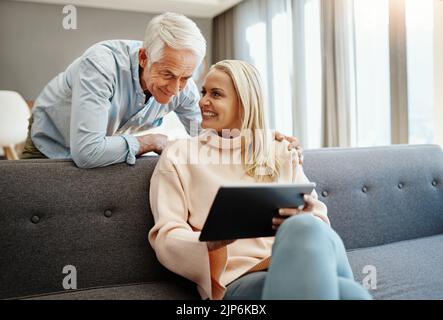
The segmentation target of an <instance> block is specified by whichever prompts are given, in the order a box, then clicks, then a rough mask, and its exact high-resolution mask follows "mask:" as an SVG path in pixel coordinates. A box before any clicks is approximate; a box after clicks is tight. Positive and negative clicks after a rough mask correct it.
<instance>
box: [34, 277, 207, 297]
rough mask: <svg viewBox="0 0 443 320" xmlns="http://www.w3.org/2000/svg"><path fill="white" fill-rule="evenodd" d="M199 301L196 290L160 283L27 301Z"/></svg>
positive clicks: (63, 294)
mask: <svg viewBox="0 0 443 320" xmlns="http://www.w3.org/2000/svg"><path fill="white" fill-rule="evenodd" d="M168 299H174V300H194V299H196V300H199V299H200V296H199V295H198V293H197V290H195V288H190V287H189V286H181V285H178V284H177V283H176V282H171V281H160V282H153V283H142V284H133V285H122V286H115V287H105V288H94V289H86V290H75V291H65V292H61V293H54V294H46V295H41V296H35V297H28V298H25V300H168Z"/></svg>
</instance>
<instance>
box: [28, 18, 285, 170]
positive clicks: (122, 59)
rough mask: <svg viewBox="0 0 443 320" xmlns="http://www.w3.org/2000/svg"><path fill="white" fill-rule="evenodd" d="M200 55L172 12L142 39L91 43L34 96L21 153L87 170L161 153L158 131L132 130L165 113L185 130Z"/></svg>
mask: <svg viewBox="0 0 443 320" xmlns="http://www.w3.org/2000/svg"><path fill="white" fill-rule="evenodd" d="M205 53H206V41H205V39H204V37H203V35H202V34H201V31H200V29H199V28H198V27H197V25H196V24H195V23H194V22H193V21H192V20H190V19H188V18H186V17H185V16H183V15H179V14H175V13H165V14H162V15H159V16H156V17H155V18H154V19H152V20H151V21H150V22H149V24H148V26H147V28H146V33H145V39H144V42H143V43H142V42H141V41H130V40H110V41H103V42H100V43H97V44H95V45H93V46H92V47H90V48H89V49H87V50H86V52H85V53H84V54H83V55H82V56H81V57H79V58H78V59H76V60H75V61H74V62H73V63H72V64H71V65H70V66H68V68H67V69H66V70H65V71H64V72H62V73H60V74H59V75H58V76H56V77H55V78H54V79H52V80H51V81H50V82H49V83H48V84H47V85H46V87H45V88H44V89H43V91H42V92H41V93H40V95H39V96H38V98H37V99H36V101H35V103H34V108H33V112H32V117H31V118H30V121H29V127H28V131H29V132H28V139H27V141H26V144H25V147H24V150H23V154H22V156H21V158H22V159H31V158H53V159H57V158H72V159H73V160H74V162H75V163H76V165H77V166H78V167H80V168H94V167H102V166H107V165H110V164H114V163H120V162H126V163H128V164H134V163H135V159H136V156H137V155H141V154H143V153H146V152H150V151H154V152H156V153H161V151H162V149H163V147H164V145H165V144H166V142H167V137H166V136H164V135H160V134H146V135H143V136H137V137H136V136H134V135H133V134H134V133H136V132H138V131H143V130H147V129H150V128H153V127H156V126H159V125H160V124H161V122H162V118H163V117H164V116H165V115H166V114H167V113H169V112H171V111H174V112H175V113H176V114H177V115H178V118H179V119H180V121H181V122H182V123H183V125H184V126H185V128H186V130H187V131H188V133H190V128H191V122H192V121H194V122H197V123H200V122H201V115H200V110H199V107H198V100H199V98H200V94H199V90H198V89H197V86H196V84H195V83H194V81H193V80H192V74H193V72H194V70H195V69H196V68H197V66H198V65H199V64H200V63H201V61H202V59H203V58H204V56H205ZM280 138H281V137H280ZM288 139H291V138H288Z"/></svg>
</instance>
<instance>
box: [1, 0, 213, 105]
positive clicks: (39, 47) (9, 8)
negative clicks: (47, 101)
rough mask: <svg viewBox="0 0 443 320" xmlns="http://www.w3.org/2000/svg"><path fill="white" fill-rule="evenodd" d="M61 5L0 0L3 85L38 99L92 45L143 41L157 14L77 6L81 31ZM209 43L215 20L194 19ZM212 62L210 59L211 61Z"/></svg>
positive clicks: (78, 24)
mask: <svg viewBox="0 0 443 320" xmlns="http://www.w3.org/2000/svg"><path fill="white" fill-rule="evenodd" d="M62 8H63V6H62V5H52V4H37V3H27V2H15V1H4V0H1V1H0V48H1V49H0V90H13V91H17V92H19V93H20V94H21V95H22V96H23V97H24V98H25V99H26V100H34V99H35V98H36V97H37V95H38V94H39V93H40V91H41V89H42V88H43V87H44V86H45V85H46V83H47V82H48V81H49V80H50V79H52V78H53V77H54V76H55V75H56V74H58V73H59V72H61V71H63V70H64V69H65V68H66V67H67V66H68V65H69V64H70V63H71V62H72V61H73V60H74V59H75V58H76V57H78V56H79V55H81V54H82V53H83V52H84V50H85V49H87V48H88V47H89V46H91V45H92V44H94V43H96V42H99V41H102V40H107V39H136V40H142V39H143V36H144V31H145V27H146V24H147V23H148V21H149V20H150V19H151V18H152V17H153V16H154V14H146V13H137V12H128V11H116V10H106V9H94V8H84V7H77V27H78V29H77V30H65V29H64V28H63V25H62V21H63V18H64V17H65V16H66V14H63V12H62ZM193 20H194V21H195V22H196V23H197V25H198V26H199V27H200V29H201V30H202V32H203V35H204V36H205V38H206V40H207V42H208V57H211V52H210V50H211V33H212V19H193ZM209 62H210V61H209Z"/></svg>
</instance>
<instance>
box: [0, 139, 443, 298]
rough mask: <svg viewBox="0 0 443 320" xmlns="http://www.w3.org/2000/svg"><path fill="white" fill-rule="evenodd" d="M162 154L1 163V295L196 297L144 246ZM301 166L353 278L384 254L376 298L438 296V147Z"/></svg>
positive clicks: (325, 153)
mask: <svg viewBox="0 0 443 320" xmlns="http://www.w3.org/2000/svg"><path fill="white" fill-rule="evenodd" d="M156 162H157V157H143V158H140V159H138V160H137V163H136V165H134V166H128V165H126V164H118V165H114V166H110V167H105V168H98V169H91V170H84V169H78V168H77V167H75V165H74V164H73V163H72V162H70V161H65V160H19V161H0V177H1V178H0V283H1V285H0V298H14V297H27V296H31V295H32V296H34V295H44V296H40V297H38V298H44V297H46V298H54V299H59V298H61V299H64V298H68V299H77V298H80V299H86V298H94V297H96V298H111V299H112V298H118V297H119V298H123V299H125V297H128V298H129V297H134V298H136V297H140V298H142V297H143V298H146V299H150V298H153V299H166V298H171V297H172V298H180V297H183V298H189V297H195V298H198V294H197V292H196V290H195V287H194V285H193V284H192V283H190V282H189V281H187V280H184V279H181V278H179V277H178V276H176V275H174V274H172V273H171V272H169V271H168V270H166V269H165V268H163V267H162V266H161V265H160V263H159V262H158V261H157V259H156V257H155V253H154V251H153V250H152V248H150V247H149V243H148V238H147V235H148V231H149V229H150V228H151V227H152V225H153V219H152V215H151V212H150V207H149V198H148V196H149V193H148V190H149V179H150V177H151V175H152V171H153V169H154V166H155V164H156ZM304 167H305V172H306V174H307V176H308V177H309V178H310V179H311V180H312V181H315V182H316V183H317V192H318V194H319V198H320V199H321V200H322V201H324V202H325V203H326V204H327V206H328V209H329V216H330V219H331V223H332V225H333V227H334V229H335V230H337V232H338V233H339V234H340V236H341V237H342V238H343V240H344V242H345V245H346V247H347V248H348V249H358V250H353V251H351V252H350V253H349V256H350V259H351V264H352V265H353V268H354V272H355V273H356V277H357V278H358V275H359V274H360V273H361V268H362V266H363V265H366V264H372V263H371V261H374V260H373V259H375V258H377V259H378V260H376V261H375V262H374V263H376V267H377V270H379V271H378V273H379V277H380V282H379V287H380V288H381V289H380V291H378V292H379V293H376V294H375V296H376V297H380V298H386V299H389V298H397V297H418V298H433V297H436V298H440V297H441V292H442V291H443V287H442V285H441V282H438V281H434V282H433V280H432V279H433V274H432V273H431V272H430V270H431V267H432V266H435V267H436V268H439V269H442V270H443V268H441V265H442V262H443V259H442V258H443V257H441V255H439V254H435V252H436V251H438V250H439V248H441V241H442V240H441V239H442V238H439V237H438V236H436V237H432V236H435V235H439V234H442V233H443V232H442V231H443V154H442V151H441V149H440V148H439V147H438V146H430V145H426V146H392V147H379V148H360V149H320V150H310V151H306V152H305V166H304ZM433 182H434V184H433ZM399 183H401V184H402V185H401V188H399ZM363 187H366V189H365V190H364V191H362V189H363ZM325 192H327V193H325ZM413 239H416V240H413ZM405 240H409V241H405ZM401 241H403V242H401ZM397 246H398V247H397ZM404 246H406V247H404ZM439 246H440V247H439ZM365 248H366V249H365ZM399 248H401V250H400V249H399ZM406 248H408V249H406ZM425 248H429V250H424V249H425ZM399 250H400V251H399ZM402 250H403V251H402ZM440 252H441V250H440ZM394 253H398V254H396V255H394ZM415 257H416V258H417V259H414V258H415ZM371 259H372V260H371ZM368 261H369V262H368ZM389 261H391V263H390V264H389V265H388V266H385V264H384V263H385V262H386V263H388V262H389ZM406 262H408V263H407V264H406ZM66 265H73V266H75V267H76V268H77V280H78V289H79V290H81V291H77V292H63V287H62V281H63V278H64V277H65V276H66V275H65V274H63V273H62V269H63V267H64V266H66ZM395 266H396V267H395ZM388 267H389V268H388ZM391 267H392V268H391ZM394 267H395V268H394ZM390 268H391V269H390ZM359 270H360V271H359ZM419 270H429V271H427V273H426V274H420V273H419ZM409 273H411V274H412V276H410V275H409ZM401 274H404V275H405V276H404V277H403V276H401ZM436 275H437V276H438V275H439V277H440V278H441V275H440V273H436ZM407 276H408V277H409V278H408V279H412V280H411V282H408V283H409V287H406V286H405V284H404V283H405V282H404V281H409V280H408V279H407V278H406V277H407ZM432 283H433V284H434V286H433V287H432V286H431V285H430V284H432ZM175 285H176V286H178V287H175ZM423 286H427V288H430V289H429V290H427V289H426V290H425V289H423V288H424V287H423ZM92 288H96V289H92ZM183 288H189V289H183ZM396 288H397V289H396ZM398 288H401V290H400V289H398ZM420 288H421V289H420ZM396 290H397V291H396ZM399 290H400V291H401V292H403V293H400V291H399ZM185 291H186V294H185V293H184V292H185ZM62 292H63V293H62ZM406 292H410V293H409V294H406ZM188 293H189V297H188V295H187V294H188ZM182 294H183V295H182ZM36 298H37V297H36Z"/></svg>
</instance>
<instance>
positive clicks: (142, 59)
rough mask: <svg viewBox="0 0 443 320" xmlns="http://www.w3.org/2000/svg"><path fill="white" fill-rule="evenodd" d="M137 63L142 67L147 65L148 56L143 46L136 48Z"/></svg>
mask: <svg viewBox="0 0 443 320" xmlns="http://www.w3.org/2000/svg"><path fill="white" fill-rule="evenodd" d="M138 63H139V65H140V67H142V68H144V67H146V66H147V65H148V56H147V54H146V50H145V48H140V49H138Z"/></svg>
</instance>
